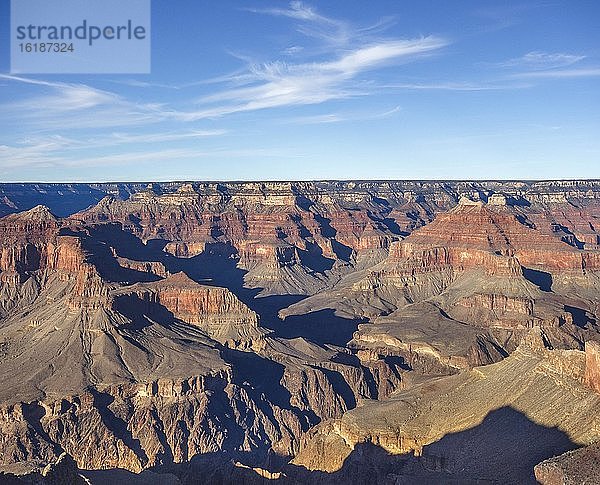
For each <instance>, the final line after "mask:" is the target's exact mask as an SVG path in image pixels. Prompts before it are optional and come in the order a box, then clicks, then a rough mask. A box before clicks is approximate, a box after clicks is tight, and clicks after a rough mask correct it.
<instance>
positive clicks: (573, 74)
mask: <svg viewBox="0 0 600 485" xmlns="http://www.w3.org/2000/svg"><path fill="white" fill-rule="evenodd" d="M598 76H600V68H589V69H585V68H581V69H555V70H550V71H531V72H520V73H517V74H513V75H512V76H511V77H513V78H516V79H564V78H578V77H598Z"/></svg>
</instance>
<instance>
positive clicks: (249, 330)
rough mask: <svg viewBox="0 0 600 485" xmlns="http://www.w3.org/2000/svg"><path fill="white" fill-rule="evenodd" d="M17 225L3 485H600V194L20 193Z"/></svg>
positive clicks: (1, 352) (206, 186)
mask: <svg viewBox="0 0 600 485" xmlns="http://www.w3.org/2000/svg"><path fill="white" fill-rule="evenodd" d="M41 200H45V201H47V203H48V206H43V205H37V204H39V202H40V201H41ZM0 215H2V216H4V217H1V218H0V380H1V382H2V384H3V385H2V386H1V388H0V481H2V480H4V481H5V482H7V483H8V482H10V483H33V482H35V483H47V484H50V483H53V484H54V483H78V482H79V481H81V483H86V482H85V481H86V480H87V482H89V483H173V484H177V483H267V482H269V483H270V482H273V481H274V482H280V483H341V482H343V483H367V482H370V483H371V482H376V483H535V481H536V480H538V481H539V482H540V483H543V484H559V483H564V484H567V483H597V482H595V481H594V480H597V477H598V476H600V464H599V463H598V456H599V455H598V446H599V445H598V443H600V441H599V440H600V422H598V416H599V414H598V410H599V409H600V343H599V342H600V331H599V330H600V327H599V326H598V323H597V322H598V317H599V316H600V301H599V300H598V294H599V290H600V244H599V243H600V230H599V229H598V228H599V227H600V223H598V219H600V182H598V181H548V182H535V183H533V182H433V181H430V182H393V181H390V182H361V181H356V182H293V183H292V182H277V183H267V182H265V183H208V182H199V183H153V184H68V185H67V184H62V185H61V184H56V185H52V184H35V185H27V184H0ZM84 477H85V478H84ZM11 480H12V481H11ZM61 480H62V481H61Z"/></svg>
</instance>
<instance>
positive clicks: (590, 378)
mask: <svg viewBox="0 0 600 485" xmlns="http://www.w3.org/2000/svg"><path fill="white" fill-rule="evenodd" d="M585 383H586V384H587V385H588V386H589V387H590V388H591V389H593V390H594V391H596V392H597V393H599V394H600V342H597V341H593V340H590V341H588V342H586V343H585Z"/></svg>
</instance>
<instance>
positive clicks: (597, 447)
mask: <svg viewBox="0 0 600 485" xmlns="http://www.w3.org/2000/svg"><path fill="white" fill-rule="evenodd" d="M599 476H600V443H599V442H596V443H593V444H591V445H589V446H585V447H583V448H579V449H578V450H573V451H568V452H566V453H563V454H562V455H559V456H556V457H552V458H548V459H547V460H544V461H543V462H541V463H539V464H537V465H536V466H535V478H536V479H537V481H538V482H539V483H540V484H541V485H579V484H582V483H595V482H597V481H598V477H599Z"/></svg>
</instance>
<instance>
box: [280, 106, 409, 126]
mask: <svg viewBox="0 0 600 485" xmlns="http://www.w3.org/2000/svg"><path fill="white" fill-rule="evenodd" d="M400 111H402V107H401V106H394V107H393V108H391V109H387V110H385V111H381V112H375V113H373V112H370V113H329V114H321V115H309V116H296V117H294V118H289V119H287V120H285V121H284V123H290V124H295V125H320V124H330V123H342V122H352V121H368V120H381V119H385V118H389V117H391V116H393V115H395V114H396V113H398V112H400Z"/></svg>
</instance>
